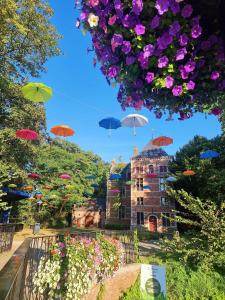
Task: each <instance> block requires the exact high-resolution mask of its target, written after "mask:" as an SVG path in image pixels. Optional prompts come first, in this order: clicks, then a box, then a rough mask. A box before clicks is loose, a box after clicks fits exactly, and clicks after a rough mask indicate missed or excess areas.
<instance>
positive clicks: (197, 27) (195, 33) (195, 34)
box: [191, 25, 202, 39]
mask: <svg viewBox="0 0 225 300" xmlns="http://www.w3.org/2000/svg"><path fill="white" fill-rule="evenodd" d="M201 34H202V27H201V26H200V25H195V26H193V27H192V29H191V36H192V37H193V39H197V38H198V37H199V36H200V35H201Z"/></svg>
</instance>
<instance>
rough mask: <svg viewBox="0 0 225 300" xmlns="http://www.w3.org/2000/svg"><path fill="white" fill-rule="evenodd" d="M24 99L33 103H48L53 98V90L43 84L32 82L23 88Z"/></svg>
mask: <svg viewBox="0 0 225 300" xmlns="http://www.w3.org/2000/svg"><path fill="white" fill-rule="evenodd" d="M22 93H23V96H24V98H26V99H28V100H31V101H33V102H46V101H48V100H49V99H50V98H51V97H52V88H50V87H48V86H47V85H45V84H43V83H34V82H30V83H28V84H26V85H25V86H24V87H22Z"/></svg>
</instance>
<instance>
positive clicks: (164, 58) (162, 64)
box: [158, 55, 169, 69]
mask: <svg viewBox="0 0 225 300" xmlns="http://www.w3.org/2000/svg"><path fill="white" fill-rule="evenodd" d="M168 63H169V59H168V57H167V56H165V55H164V56H162V57H160V58H159V60H158V68H160V69H162V68H165V67H166V66H167V65H168Z"/></svg>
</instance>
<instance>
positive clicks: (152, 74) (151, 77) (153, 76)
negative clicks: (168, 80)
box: [145, 72, 155, 83]
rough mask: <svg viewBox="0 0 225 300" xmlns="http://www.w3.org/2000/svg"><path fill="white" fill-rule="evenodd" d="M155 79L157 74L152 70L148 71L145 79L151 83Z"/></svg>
mask: <svg viewBox="0 0 225 300" xmlns="http://www.w3.org/2000/svg"><path fill="white" fill-rule="evenodd" d="M154 79H155V74H154V73H152V72H148V73H147V75H146V77H145V80H146V81H147V83H151V82H152V81H153V80H154Z"/></svg>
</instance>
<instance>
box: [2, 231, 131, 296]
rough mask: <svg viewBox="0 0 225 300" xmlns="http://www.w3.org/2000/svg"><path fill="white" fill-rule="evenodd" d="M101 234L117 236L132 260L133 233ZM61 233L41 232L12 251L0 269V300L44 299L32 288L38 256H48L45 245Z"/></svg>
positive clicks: (88, 233)
mask: <svg viewBox="0 0 225 300" xmlns="http://www.w3.org/2000/svg"><path fill="white" fill-rule="evenodd" d="M97 234H98V233H97V232H95V231H90V232H87V231H85V232H80V231H77V232H73V233H72V234H71V236H72V237H75V236H86V237H91V238H96V235H97ZM102 234H104V235H106V236H110V237H112V238H115V239H118V240H120V241H121V243H122V244H123V246H124V255H125V261H126V263H132V262H135V256H136V254H135V250H134V243H133V234H132V232H130V231H126V232H115V231H108V230H106V231H103V232H102ZM62 238H63V236H60V235H53V236H42V237H34V238H28V239H26V240H25V241H24V242H23V244H22V245H21V246H20V247H19V249H18V250H17V251H16V252H15V253H14V255H13V257H12V258H11V259H10V261H9V262H8V263H7V264H6V265H5V267H4V268H3V269H2V270H1V271H0V299H1V300H45V299H46V298H45V297H43V296H42V295H40V294H38V293H37V292H34V285H33V278H34V275H35V273H36V272H37V269H38V266H39V263H40V260H41V258H42V257H46V258H48V257H49V255H50V251H49V247H50V245H51V244H52V243H53V242H56V241H59V240H62Z"/></svg>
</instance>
